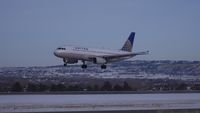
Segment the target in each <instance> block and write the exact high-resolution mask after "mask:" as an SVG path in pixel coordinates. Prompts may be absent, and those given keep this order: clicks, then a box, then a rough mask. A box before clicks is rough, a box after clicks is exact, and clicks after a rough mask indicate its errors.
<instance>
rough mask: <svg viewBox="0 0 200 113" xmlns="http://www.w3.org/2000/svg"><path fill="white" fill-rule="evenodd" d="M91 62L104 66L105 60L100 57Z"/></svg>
mask: <svg viewBox="0 0 200 113" xmlns="http://www.w3.org/2000/svg"><path fill="white" fill-rule="evenodd" d="M93 62H94V63H96V64H105V63H106V59H104V58H101V57H96V58H94V59H93Z"/></svg>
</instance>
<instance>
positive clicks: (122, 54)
mask: <svg viewBox="0 0 200 113" xmlns="http://www.w3.org/2000/svg"><path fill="white" fill-rule="evenodd" d="M134 37H135V32H132V33H131V34H130V36H129V37H128V39H127V41H126V42H125V44H124V45H123V47H122V48H121V49H119V50H108V49H107V50H105V49H93V48H84V47H74V46H64V47H59V48H57V49H56V50H55V51H54V55H55V56H57V57H59V58H62V59H63V61H64V66H67V64H74V63H78V61H79V60H80V61H82V62H83V65H82V66H81V67H82V68H83V69H85V68H87V65H86V61H89V62H93V63H95V64H100V65H101V69H106V64H107V63H110V62H116V61H121V60H125V59H129V58H131V57H134V56H136V55H145V54H148V53H149V51H145V52H137V53H134V52H132V48H133V42H134Z"/></svg>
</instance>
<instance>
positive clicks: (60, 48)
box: [58, 47, 66, 50]
mask: <svg viewBox="0 0 200 113" xmlns="http://www.w3.org/2000/svg"><path fill="white" fill-rule="evenodd" d="M58 50H66V49H65V48H62V47H59V48H58Z"/></svg>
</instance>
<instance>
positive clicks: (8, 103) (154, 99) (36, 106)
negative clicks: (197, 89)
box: [0, 93, 200, 112]
mask: <svg viewBox="0 0 200 113" xmlns="http://www.w3.org/2000/svg"><path fill="white" fill-rule="evenodd" d="M199 108H200V93H177V94H176V93H170V94H76V95H73V94H68V95H64V94H61V95H59V94H56V95H48V94H47V95H44V94H43V95H39V94H38V95H30V94H29V95H0V112H66V111H68V112H69V111H70V112H72V111H73V112H84V111H85V112H88V111H93V112H98V111H105V112H111V111H121V110H126V111H127V112H128V111H132V110H136V111H137V110H165V109H167V110H170V109H199Z"/></svg>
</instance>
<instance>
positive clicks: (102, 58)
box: [90, 51, 149, 63]
mask: <svg viewBox="0 0 200 113" xmlns="http://www.w3.org/2000/svg"><path fill="white" fill-rule="evenodd" d="M146 54H149V51H145V52H137V53H127V54H115V55H100V56H93V57H92V58H90V59H91V60H92V61H94V62H95V63H98V62H99V63H105V62H114V61H119V60H124V59H128V58H131V57H134V56H137V55H146Z"/></svg>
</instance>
